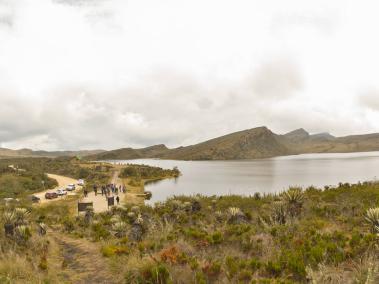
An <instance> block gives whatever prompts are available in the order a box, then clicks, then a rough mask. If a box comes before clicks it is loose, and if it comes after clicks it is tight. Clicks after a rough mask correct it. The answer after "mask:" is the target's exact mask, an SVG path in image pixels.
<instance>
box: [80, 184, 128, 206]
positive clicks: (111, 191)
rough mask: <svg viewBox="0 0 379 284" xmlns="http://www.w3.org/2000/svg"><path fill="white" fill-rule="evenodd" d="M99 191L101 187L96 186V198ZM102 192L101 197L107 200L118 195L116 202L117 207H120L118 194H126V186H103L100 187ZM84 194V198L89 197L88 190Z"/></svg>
mask: <svg viewBox="0 0 379 284" xmlns="http://www.w3.org/2000/svg"><path fill="white" fill-rule="evenodd" d="M98 190H99V187H98V186H97V184H95V185H94V186H93V192H94V193H95V196H97V192H98ZM100 191H101V195H102V196H105V199H106V200H107V198H108V197H110V196H111V195H116V202H117V205H119V203H120V197H119V196H118V193H119V192H120V193H121V192H122V193H124V194H125V193H126V187H125V185H119V186H117V185H116V184H113V183H111V184H107V185H102V186H101V187H100ZM83 194H84V197H87V196H88V190H87V189H84V191H83Z"/></svg>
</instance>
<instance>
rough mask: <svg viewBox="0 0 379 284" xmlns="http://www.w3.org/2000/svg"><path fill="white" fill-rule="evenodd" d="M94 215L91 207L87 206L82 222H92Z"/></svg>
mask: <svg viewBox="0 0 379 284" xmlns="http://www.w3.org/2000/svg"><path fill="white" fill-rule="evenodd" d="M94 215H95V213H94V210H93V207H92V206H87V208H86V212H85V214H84V220H85V222H86V223H87V224H88V223H90V222H91V221H92V219H93V216H94Z"/></svg>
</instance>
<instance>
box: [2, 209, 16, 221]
mask: <svg viewBox="0 0 379 284" xmlns="http://www.w3.org/2000/svg"><path fill="white" fill-rule="evenodd" d="M3 220H4V224H13V223H14V222H15V221H16V215H15V214H14V212H13V211H5V212H4V213H3Z"/></svg>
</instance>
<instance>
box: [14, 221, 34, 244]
mask: <svg viewBox="0 0 379 284" xmlns="http://www.w3.org/2000/svg"><path fill="white" fill-rule="evenodd" d="M30 236H31V233H30V229H29V227H28V226H25V225H20V226H17V227H16V237H17V239H18V240H19V241H27V240H28V239H29V237H30Z"/></svg>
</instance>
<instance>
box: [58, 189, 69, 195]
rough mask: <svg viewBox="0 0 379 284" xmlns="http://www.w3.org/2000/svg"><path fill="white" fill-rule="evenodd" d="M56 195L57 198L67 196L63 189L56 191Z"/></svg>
mask: <svg viewBox="0 0 379 284" xmlns="http://www.w3.org/2000/svg"><path fill="white" fill-rule="evenodd" d="M57 194H58V195H59V196H62V195H66V194H67V191H65V190H64V189H58V190H57Z"/></svg>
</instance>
